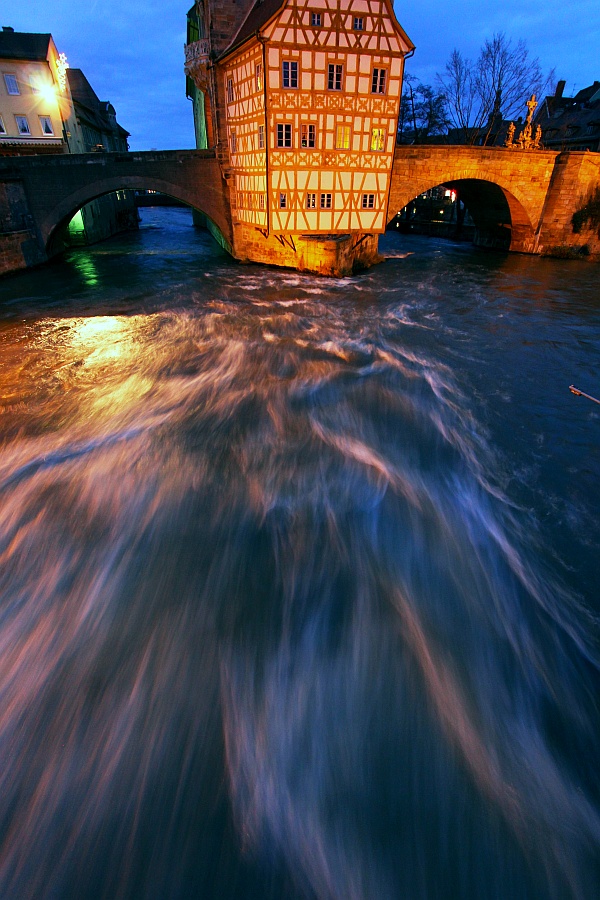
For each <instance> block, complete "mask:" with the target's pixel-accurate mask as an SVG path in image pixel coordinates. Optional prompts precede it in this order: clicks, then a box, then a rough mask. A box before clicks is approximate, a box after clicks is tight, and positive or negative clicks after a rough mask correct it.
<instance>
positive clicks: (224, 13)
mask: <svg viewBox="0 0 600 900" xmlns="http://www.w3.org/2000/svg"><path fill="white" fill-rule="evenodd" d="M236 10H239V6H237V5H234V4H231V9H229V8H228V7H227V5H226V4H225V5H223V4H219V11H218V16H217V17H215V14H214V10H213V9H212V4H211V2H205V3H202V4H200V3H197V4H196V6H195V7H194V8H193V16H194V18H195V20H196V21H197V22H198V23H201V24H200V25H199V27H198V30H197V34H198V38H197V41H196V42H192V44H191V45H190V44H188V47H187V48H186V71H187V74H188V78H190V79H191V80H192V81H193V83H194V85H195V88H196V90H198V91H200V92H201V93H202V94H203V99H204V103H203V107H204V116H205V119H206V120H207V125H206V128H205V132H206V136H207V141H210V135H212V138H213V142H214V145H215V146H216V148H217V150H218V155H219V159H220V161H221V166H222V170H223V174H224V177H225V178H226V180H227V182H228V184H229V191H230V201H231V209H232V219H233V233H234V244H233V247H232V248H231V249H232V252H233V254H234V256H236V257H237V258H239V259H251V260H254V261H260V262H272V263H276V264H280V265H291V266H294V267H296V268H300V269H308V270H312V271H321V272H324V273H329V274H337V273H343V272H347V271H351V270H352V269H353V268H356V267H358V266H361V265H368V264H370V263H371V262H373V261H374V260H375V259H376V258H377V241H378V235H379V234H381V233H382V232H383V231H384V230H385V227H386V224H387V206H388V197H389V189H390V179H391V171H392V164H393V158H394V147H395V142H396V127H397V121H398V112H399V107H400V97H401V94H402V79H403V72H404V59H405V57H406V56H407V55H408V54H410V53H411V52H412V50H413V49H414V47H413V45H412V43H411V41H410V40H409V38H408V37H407V36H406V34H405V33H404V31H403V30H402V28H401V27H400V25H399V24H398V22H397V20H396V18H395V15H394V12H393V8H392V6H391V3H390V2H389V0H262V2H258V3H255V4H254V5H252V6H251V8H250V9H248V10H247V11H246V12H245V15H244V14H242V15H239V14H238V17H237V18H235V16H234V15H233V13H234V11H236ZM191 12H192V11H191ZM189 20H190V19H189V15H188V21H189ZM228 27H229V29H230V31H229V35H228V34H227V28H228ZM188 35H189V32H188ZM200 35H202V36H200ZM209 120H210V121H209ZM196 130H197V133H198V131H199V129H198V128H197V129H196Z"/></svg>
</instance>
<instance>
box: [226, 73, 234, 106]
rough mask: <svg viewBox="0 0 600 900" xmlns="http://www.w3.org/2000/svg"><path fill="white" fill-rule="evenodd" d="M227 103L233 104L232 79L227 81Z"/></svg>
mask: <svg viewBox="0 0 600 900" xmlns="http://www.w3.org/2000/svg"><path fill="white" fill-rule="evenodd" d="M227 102H228V103H233V78H228V79H227Z"/></svg>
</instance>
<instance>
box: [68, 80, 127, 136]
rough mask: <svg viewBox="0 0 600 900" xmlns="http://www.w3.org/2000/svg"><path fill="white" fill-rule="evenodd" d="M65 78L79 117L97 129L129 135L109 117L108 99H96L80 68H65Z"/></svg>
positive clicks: (111, 109)
mask: <svg viewBox="0 0 600 900" xmlns="http://www.w3.org/2000/svg"><path fill="white" fill-rule="evenodd" d="M67 79H68V81H69V88H70V90H71V97H72V98H73V104H74V106H75V112H76V114H77V117H78V118H79V119H81V120H82V121H84V122H86V124H88V125H91V127H92V128H95V129H96V130H97V131H104V132H118V133H119V134H120V135H121V136H123V137H129V132H128V131H126V130H125V129H124V128H122V127H121V125H119V124H118V122H116V121H112V120H111V118H109V112H110V111H112V112H113V114H114V109H113V107H112V106H111V104H110V103H109V102H108V100H99V99H98V95H97V94H96V92H95V90H94V88H93V87H92V86H91V84H90V83H89V81H88V80H87V78H86V77H85V75H84V74H83V72H82V71H81V69H67Z"/></svg>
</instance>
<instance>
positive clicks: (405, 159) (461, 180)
mask: <svg viewBox="0 0 600 900" xmlns="http://www.w3.org/2000/svg"><path fill="white" fill-rule="evenodd" d="M555 158H556V153H555V152H550V151H548V152H546V151H541V152H539V153H528V152H526V151H519V150H508V149H503V148H498V147H494V148H485V147H464V146H460V147H459V146H429V145H428V146H420V147H418V146H401V147H397V148H396V151H395V156H394V167H393V171H392V185H391V191H390V201H389V206H388V211H389V212H388V219H390V220H391V219H392V218H393V217H394V216H395V215H396V213H397V212H398V210H400V209H403V208H404V207H405V206H407V205H408V204H409V203H410V201H411V200H414V199H415V197H418V196H419V195H420V194H423V193H425V192H426V191H428V190H430V189H431V188H434V187H437V186H440V185H445V186H447V187H453V188H455V189H456V190H458V191H459V195H460V198H461V200H463V201H464V202H465V204H466V206H467V208H468V209H469V212H470V214H471V216H472V218H473V220H474V222H475V225H476V227H477V230H478V236H479V238H480V242H481V243H483V244H487V245H488V246H505V247H506V249H510V250H516V251H523V252H532V251H533V250H534V246H535V241H536V231H537V229H538V227H539V224H540V221H541V217H542V213H543V209H544V204H545V202H546V197H547V193H548V187H549V184H550V179H551V177H552V172H553V169H554V162H555Z"/></svg>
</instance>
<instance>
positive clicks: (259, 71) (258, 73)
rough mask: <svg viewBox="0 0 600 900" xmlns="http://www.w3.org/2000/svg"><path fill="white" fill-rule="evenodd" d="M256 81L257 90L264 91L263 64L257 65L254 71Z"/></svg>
mask: <svg viewBox="0 0 600 900" xmlns="http://www.w3.org/2000/svg"><path fill="white" fill-rule="evenodd" d="M254 80H255V82H256V90H257V91H262V87H263V71H262V63H257V64H256V66H255V69H254Z"/></svg>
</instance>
